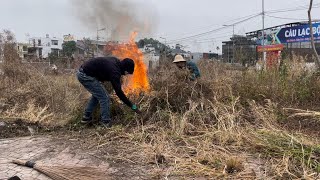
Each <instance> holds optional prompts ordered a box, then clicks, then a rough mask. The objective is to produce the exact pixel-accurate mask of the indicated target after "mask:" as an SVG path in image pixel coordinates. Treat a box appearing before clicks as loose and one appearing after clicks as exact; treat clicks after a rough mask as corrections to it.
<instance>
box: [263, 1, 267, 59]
mask: <svg viewBox="0 0 320 180" xmlns="http://www.w3.org/2000/svg"><path fill="white" fill-rule="evenodd" d="M264 19H265V12H264V0H262V60H263V62H264V64H266V54H265V49H264V45H265V43H264V32H265V29H264Z"/></svg>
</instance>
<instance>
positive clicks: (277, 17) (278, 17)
mask: <svg viewBox="0 0 320 180" xmlns="http://www.w3.org/2000/svg"><path fill="white" fill-rule="evenodd" d="M266 16H268V17H271V18H276V19H285V20H298V21H308V19H297V18H287V17H280V16H272V15H266Z"/></svg>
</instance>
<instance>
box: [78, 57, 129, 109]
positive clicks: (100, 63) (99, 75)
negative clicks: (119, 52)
mask: <svg viewBox="0 0 320 180" xmlns="http://www.w3.org/2000/svg"><path fill="white" fill-rule="evenodd" d="M122 66H123V65H122V64H121V62H120V60H119V59H118V58H116V57H98V58H93V59H90V60H88V61H87V62H85V63H84V64H83V65H82V66H81V68H82V69H83V72H84V73H85V74H86V75H88V76H91V77H94V78H96V79H97V80H98V81H102V82H104V81H109V82H111V84H112V86H113V89H114V90H115V92H116V94H117V96H118V97H119V98H120V100H121V101H123V102H124V103H125V104H126V105H128V106H129V107H132V103H131V102H130V100H129V99H128V98H127V96H126V95H125V94H124V93H123V91H122V89H121V81H120V78H121V75H124V69H125V67H122Z"/></svg>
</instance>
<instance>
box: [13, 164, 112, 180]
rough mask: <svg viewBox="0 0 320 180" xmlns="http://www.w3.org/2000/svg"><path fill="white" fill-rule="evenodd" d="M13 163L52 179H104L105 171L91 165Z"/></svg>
mask: <svg viewBox="0 0 320 180" xmlns="http://www.w3.org/2000/svg"><path fill="white" fill-rule="evenodd" d="M12 162H13V163H14V164H18V165H22V166H26V167H29V168H33V169H35V170H37V171H38V172H40V173H43V174H45V175H47V176H48V177H50V178H51V179H53V180H105V179H110V177H108V176H107V175H106V173H105V172H102V171H100V170H99V169H97V168H93V167H65V166H44V165H40V164H36V163H35V162H32V161H22V160H13V161H12Z"/></svg>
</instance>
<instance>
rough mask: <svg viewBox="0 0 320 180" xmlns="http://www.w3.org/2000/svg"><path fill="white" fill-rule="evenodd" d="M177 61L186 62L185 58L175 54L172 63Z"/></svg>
mask: <svg viewBox="0 0 320 180" xmlns="http://www.w3.org/2000/svg"><path fill="white" fill-rule="evenodd" d="M177 62H186V60H185V59H184V58H183V57H182V56H181V55H176V57H174V61H173V63H177Z"/></svg>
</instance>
